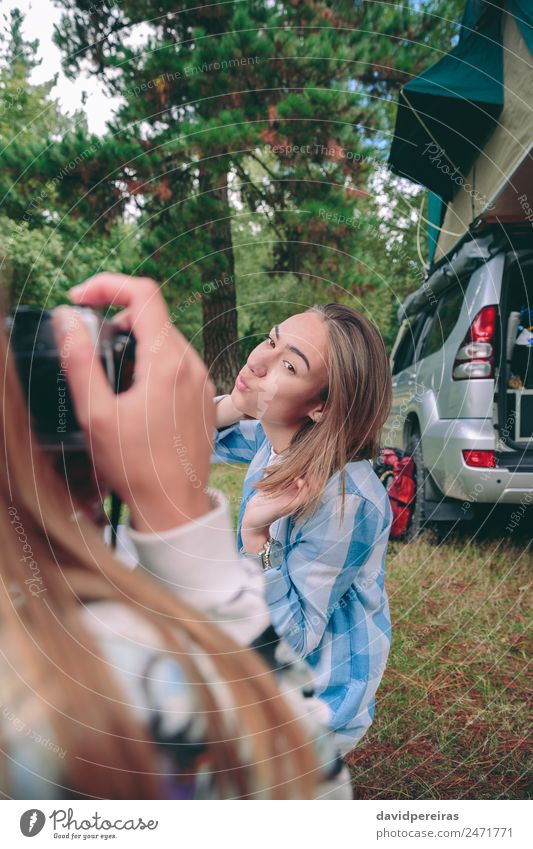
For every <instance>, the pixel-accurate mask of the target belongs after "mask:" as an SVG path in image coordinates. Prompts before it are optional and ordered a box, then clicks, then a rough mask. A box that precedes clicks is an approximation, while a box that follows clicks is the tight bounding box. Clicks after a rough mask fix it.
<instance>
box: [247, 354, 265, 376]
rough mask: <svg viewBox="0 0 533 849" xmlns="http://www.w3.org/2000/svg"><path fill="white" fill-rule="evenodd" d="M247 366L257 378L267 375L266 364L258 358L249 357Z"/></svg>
mask: <svg viewBox="0 0 533 849" xmlns="http://www.w3.org/2000/svg"><path fill="white" fill-rule="evenodd" d="M246 365H247V366H248V368H249V369H250V371H251V372H252V374H253V375H255V377H264V376H265V374H266V373H267V368H266V363H264V362H263V361H262V360H261V358H260V357H258V356H255V357H254V356H253V355H251V356H249V357H248V362H247V363H246Z"/></svg>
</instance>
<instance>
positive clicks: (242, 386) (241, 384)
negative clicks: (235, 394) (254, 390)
mask: <svg viewBox="0 0 533 849" xmlns="http://www.w3.org/2000/svg"><path fill="white" fill-rule="evenodd" d="M235 386H236V387H237V389H239V390H240V391H241V392H244V390H245V389H249V388H250V387H249V386H248V384H247V383H246V381H245V380H243V379H242V377H241V376H240V374H238V375H237V380H236V381H235Z"/></svg>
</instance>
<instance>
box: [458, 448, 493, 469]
mask: <svg viewBox="0 0 533 849" xmlns="http://www.w3.org/2000/svg"><path fill="white" fill-rule="evenodd" d="M463 457H464V460H465V463H466V465H467V466H473V467H474V468H475V469H495V468H496V466H497V465H498V463H497V460H496V454H495V452H494V451H476V450H475V449H471V450H467V451H463Z"/></svg>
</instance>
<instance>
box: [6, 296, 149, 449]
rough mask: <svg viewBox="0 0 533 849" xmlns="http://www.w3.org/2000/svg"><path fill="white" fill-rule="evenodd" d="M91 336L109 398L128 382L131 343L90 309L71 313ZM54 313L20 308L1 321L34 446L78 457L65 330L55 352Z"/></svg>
mask: <svg viewBox="0 0 533 849" xmlns="http://www.w3.org/2000/svg"><path fill="white" fill-rule="evenodd" d="M71 309H72V310H73V311H74V312H75V313H76V314H77V315H78V316H79V320H80V321H82V322H83V323H84V324H85V326H86V327H87V329H88V330H89V332H90V334H91V338H92V340H93V343H94V347H95V351H96V352H97V354H98V355H99V357H100V361H101V363H102V366H103V368H104V371H105V373H106V375H107V378H108V380H109V384H110V386H111V387H112V388H113V389H114V391H115V392H121V391H123V390H125V389H127V388H128V387H129V386H130V385H131V383H132V380H133V368H134V361H135V338H134V337H133V336H132V335H131V334H127V333H124V331H122V330H120V329H119V328H118V327H117V326H116V324H114V322H112V321H110V320H109V319H105V318H103V316H102V314H101V312H100V311H99V310H96V309H94V308H92V307H71ZM53 312H54V310H42V309H40V308H39V307H31V306H21V307H18V308H17V309H16V310H14V311H13V312H12V313H10V315H8V316H7V318H6V319H5V325H6V332H7V335H8V338H9V342H10V346H11V350H12V352H13V356H14V360H15V365H16V368H17V372H18V375H19V378H20V381H21V383H22V387H23V390H24V393H25V396H26V399H27V402H28V407H29V409H30V412H31V414H32V418H33V424H34V427H35V430H36V432H37V435H38V437H39V442H40V443H41V445H42V447H43V448H44V449H45V450H47V451H60V452H65V451H66V452H80V451H84V450H85V439H84V436H83V433H82V431H81V428H80V426H79V424H78V422H77V420H76V416H75V413H74V407H73V404H72V399H71V397H70V393H69V390H68V384H67V366H68V356H69V349H70V346H69V335H68V329H67V333H66V335H65V337H64V340H63V345H62V350H61V351H59V350H58V348H57V343H56V339H55V335H54V328H53V322H52V318H53Z"/></svg>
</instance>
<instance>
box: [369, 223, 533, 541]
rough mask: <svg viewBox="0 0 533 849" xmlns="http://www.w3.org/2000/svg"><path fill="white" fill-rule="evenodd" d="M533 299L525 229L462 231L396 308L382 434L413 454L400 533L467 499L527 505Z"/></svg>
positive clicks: (442, 518)
mask: <svg viewBox="0 0 533 849" xmlns="http://www.w3.org/2000/svg"><path fill="white" fill-rule="evenodd" d="M532 308H533V247H532V239H531V231H529V233H525V232H523V231H522V232H520V231H517V232H515V233H513V232H512V230H509V231H507V232H503V233H502V232H501V231H500V232H499V233H496V232H493V233H491V232H489V233H485V234H484V235H483V236H482V237H481V238H474V239H472V238H471V237H470V240H469V241H465V242H464V243H463V244H462V245H461V246H460V247H459V249H458V250H456V252H455V253H454V254H453V255H452V256H451V257H447V258H445V260H444V261H442V262H441V263H439V264H438V266H436V267H435V269H434V271H433V273H432V274H431V275H430V276H429V277H428V279H427V280H426V281H425V282H424V284H423V285H422V286H421V287H420V289H418V290H417V291H416V292H414V293H413V294H411V295H410V296H409V297H408V298H407V300H406V301H405V302H404V303H403V304H402V306H401V307H400V311H399V319H400V321H401V326H400V330H399V333H398V336H397V339H396V342H395V344H394V348H393V350H392V354H391V365H392V375H393V378H392V380H393V404H392V409H391V413H390V416H389V418H388V420H387V422H386V424H385V427H384V430H383V437H382V444H383V445H384V446H392V447H395V448H401V449H404V450H406V451H409V452H410V453H411V454H412V455H413V458H414V461H415V468H416V479H417V489H416V501H415V509H414V513H413V518H412V521H411V526H410V531H409V536H411V537H412V536H415V535H416V534H417V533H418V532H419V530H420V529H421V528H422V527H423V525H424V524H425V523H427V522H444V523H448V522H457V521H460V520H463V519H469V518H471V517H472V516H473V514H474V511H475V509H476V508H475V505H481V504H485V505H494V504H518V505H520V507H519V508H517V511H518V512H519V513H521V514H522V515H523V513H524V512H526V510H527V507H528V506H529V504H532V503H533V346H531V344H530V345H529V346H527V345H526V346H525V347H524V345H523V342H524V338H525V337H524V332H523V326H522V325H521V323H520V322H521V321H526V322H527V320H528V318H527V316H528V315H529V321H530V322H531V320H532V319H531V316H533V312H531V313H530V314H529V313H528V312H527V311H528V310H532ZM526 330H527V328H526ZM525 336H526V337H527V332H526V334H525ZM519 337H520V340H521V343H522V344H521V345H519V344H518V341H519ZM530 341H531V336H530ZM513 515H514V514H513ZM440 527H441V528H443V527H447V526H446V525H445V526H442V525H441V526H440Z"/></svg>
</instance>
